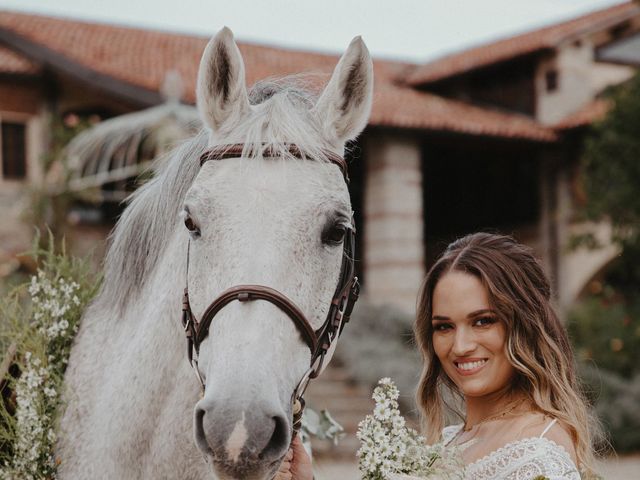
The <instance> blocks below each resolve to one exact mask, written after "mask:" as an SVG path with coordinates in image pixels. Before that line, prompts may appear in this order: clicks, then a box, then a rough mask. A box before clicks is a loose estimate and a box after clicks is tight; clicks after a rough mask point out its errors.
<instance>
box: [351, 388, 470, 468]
mask: <svg viewBox="0 0 640 480" xmlns="http://www.w3.org/2000/svg"><path fill="white" fill-rule="evenodd" d="M399 396H400V392H399V391H398V389H397V388H396V386H395V385H394V383H393V382H392V381H391V379H389V378H383V379H381V380H380V381H379V382H378V386H377V387H376V388H375V390H374V392H373V395H372V398H373V399H374V400H375V402H376V405H375V407H374V410H373V415H367V416H366V417H365V418H364V420H362V421H361V422H360V424H359V425H358V432H357V434H356V436H357V438H358V439H359V440H360V442H361V446H360V449H359V450H358V453H357V456H358V464H359V468H360V472H361V473H362V474H363V477H362V478H363V480H388V479H389V480H390V479H392V478H414V479H417V480H420V479H430V480H436V479H441V480H454V479H460V480H461V479H462V478H463V477H464V467H463V464H462V462H461V460H460V457H459V455H458V454H457V451H456V450H455V449H453V448H446V449H445V447H444V446H443V445H434V446H429V445H427V444H426V442H425V439H424V437H422V436H421V435H419V434H418V432H416V431H415V430H413V429H411V428H408V427H407V426H406V421H405V419H404V417H403V416H402V415H401V414H400V411H399V409H398V398H399ZM436 459H437V460H438V462H437V466H436V462H435V460H436ZM398 475H400V476H398ZM403 475H404V476H405V477H403ZM406 475H412V476H411V477H406Z"/></svg>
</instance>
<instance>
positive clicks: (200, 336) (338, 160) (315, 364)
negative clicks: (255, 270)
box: [182, 144, 360, 431]
mask: <svg viewBox="0 0 640 480" xmlns="http://www.w3.org/2000/svg"><path fill="white" fill-rule="evenodd" d="M287 148H288V153H289V154H290V155H291V156H293V157H296V158H300V159H307V158H308V157H307V156H306V155H305V153H304V152H303V151H302V150H301V149H300V148H299V147H298V146H297V145H295V144H290V145H288V147H287ZM244 151H245V145H244V144H231V145H221V146H217V147H214V148H212V149H210V150H207V151H206V152H205V153H203V154H202V156H201V157H200V166H202V165H203V164H204V163H205V162H208V161H210V160H224V159H228V158H239V157H241V156H242V154H243V152H244ZM249 154H251V152H249ZM323 154H324V156H325V157H326V159H327V160H328V161H329V162H331V163H333V164H335V165H337V166H338V167H340V170H341V171H342V175H343V177H344V179H345V181H346V182H347V183H348V182H349V177H348V172H347V164H346V162H345V160H344V158H342V157H341V156H339V155H336V154H335V153H333V152H330V151H324V152H323ZM279 155H281V154H280V153H278V152H276V151H273V150H272V149H271V148H270V147H268V146H266V147H265V146H263V147H262V156H263V157H265V158H266V157H275V156H279ZM354 250H355V226H354V225H353V220H352V222H351V225H350V226H349V227H348V228H347V229H346V234H345V237H344V240H343V252H342V267H341V270H340V279H339V281H338V285H337V287H336V290H335V293H334V295H333V299H332V300H331V305H330V307H329V312H328V314H327V318H326V320H325V321H324V323H323V324H322V326H321V327H320V328H319V329H317V330H314V329H313V327H312V326H311V323H310V322H309V320H307V317H306V316H305V314H304V313H303V312H302V310H300V308H299V307H298V306H297V305H296V304H295V303H294V302H293V301H292V300H291V299H289V298H288V297H287V296H286V295H284V294H282V293H280V292H279V291H277V290H275V289H273V288H271V287H267V286H264V285H236V286H233V287H230V288H228V289H227V290H225V291H224V292H222V293H221V294H220V295H219V296H218V297H217V298H216V299H215V300H213V302H211V304H210V305H209V306H208V307H207V309H206V310H205V311H204V313H203V315H202V318H200V320H197V319H196V317H195V315H194V314H193V312H192V311H191V305H190V303H189V289H188V284H187V286H185V289H184V295H183V300H182V326H183V327H184V331H185V334H186V336H187V356H188V358H189V363H190V364H191V366H192V367H193V369H194V370H195V373H196V376H197V377H198V381H199V382H200V387H201V389H202V392H203V393H204V389H205V383H204V380H203V378H202V376H201V375H200V371H199V369H198V356H199V352H200V345H201V344H202V342H203V341H204V340H205V338H207V336H208V334H209V328H210V326H211V322H212V321H213V318H214V317H215V316H216V315H217V314H218V312H220V310H222V309H223V308H224V307H225V306H226V305H228V304H229V303H231V302H233V301H236V300H237V301H239V302H250V301H255V300H264V301H267V302H270V303H272V304H273V305H275V306H276V307H278V308H279V309H280V310H282V311H283V312H284V313H285V314H286V315H287V316H288V317H289V318H290V319H291V321H292V322H293V323H294V324H295V326H296V328H297V329H298V331H299V332H300V334H301V335H302V338H303V339H304V341H305V342H306V344H307V346H308V347H309V350H310V351H311V362H310V366H309V369H308V370H307V371H306V372H305V374H304V375H303V377H302V379H301V380H300V382H298V385H297V386H296V388H295V390H294V392H293V395H292V403H293V414H294V417H293V429H294V431H298V430H299V429H300V425H301V421H302V412H303V410H304V399H303V395H304V392H305V390H306V388H307V386H308V384H309V381H310V380H311V379H313V378H316V377H317V376H318V375H320V374H321V373H322V371H323V370H324V368H325V367H326V365H327V364H328V363H329V361H330V360H331V357H332V356H333V353H334V351H335V348H336V345H337V340H338V337H339V336H340V334H341V333H342V330H343V329H344V326H345V325H346V323H347V322H348V321H349V318H350V316H351V312H352V310H353V306H354V305H355V303H356V301H357V300H358V295H359V293H360V287H359V283H358V278H357V277H356V276H355V267H354ZM189 252H190V242H189V245H188V247H187V279H188V275H189V274H188V272H189Z"/></svg>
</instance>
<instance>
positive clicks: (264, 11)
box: [0, 0, 622, 61]
mask: <svg viewBox="0 0 640 480" xmlns="http://www.w3.org/2000/svg"><path fill="white" fill-rule="evenodd" d="M618 3H622V2H621V1H620V0H224V1H222V0H173V1H171V0H0V9H8V10H19V11H25V12H37V13H43V14H50V15H57V16H67V17H75V18H79V19H90V20H94V21H99V22H107V23H115V24H124V25H132V26H141V27H148V28H154V29H160V30H169V31H177V32H184V33H192V34H202V35H207V36H208V35H211V34H212V33H214V32H216V31H217V30H219V29H220V28H221V27H222V26H224V25H227V26H228V27H230V28H231V29H232V30H233V32H234V33H235V35H236V38H238V39H239V40H241V41H242V40H244V41H250V42H255V43H262V44H268V45H275V46H284V47H290V48H299V49H309V50H318V51H325V52H340V51H342V50H343V49H344V48H345V47H346V46H347V45H348V43H349V41H350V40H351V38H353V37H354V36H355V35H362V36H363V37H364V40H365V42H366V43H367V45H368V46H369V49H370V50H371V51H372V53H373V54H374V55H375V56H377V57H387V58H396V59H407V60H413V61H425V60H429V59H433V58H435V57H438V56H441V55H443V54H445V53H448V52H451V51H455V50H459V49H462V48H465V47H468V46H470V45H477V44H479V43H483V42H486V41H489V40H493V39H496V38H500V37H504V36H507V35H511V34H514V33H519V32H522V31H525V30H530V29H532V28H536V27H539V26H543V25H546V24H549V23H555V22H558V21H561V20H565V19H568V18H571V17H574V16H577V15H580V14H583V13H586V12H589V11H592V10H596V9H599V8H605V7H607V6H610V5H614V4H618Z"/></svg>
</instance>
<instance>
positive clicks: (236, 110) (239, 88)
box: [196, 27, 250, 132]
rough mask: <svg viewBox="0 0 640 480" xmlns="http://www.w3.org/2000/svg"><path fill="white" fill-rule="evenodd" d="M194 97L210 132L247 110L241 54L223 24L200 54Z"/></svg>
mask: <svg viewBox="0 0 640 480" xmlns="http://www.w3.org/2000/svg"><path fill="white" fill-rule="evenodd" d="M196 99H197V100H196V101H197V105H198V111H199V112H200V116H201V117H202V120H203V121H204V124H205V125H207V126H208V127H209V128H211V130H212V131H214V132H215V131H217V130H219V129H220V127H221V126H222V125H224V124H225V123H227V122H235V121H237V120H239V119H240V118H242V116H243V115H244V114H246V113H247V112H248V111H249V108H250V107H249V97H248V95H247V87H246V86H245V77H244V63H243V61H242V55H241V54H240V50H239V49H238V46H237V45H236V42H235V41H234V40H233V33H232V32H231V30H229V28H227V27H224V28H223V29H222V30H220V31H219V32H218V33H217V34H216V36H215V37H213V38H212V39H211V41H210V42H209V43H208V45H207V47H206V48H205V50H204V53H203V54H202V59H201V60H200V68H199V70H198V85H197V87H196Z"/></svg>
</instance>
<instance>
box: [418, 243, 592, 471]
mask: <svg viewBox="0 0 640 480" xmlns="http://www.w3.org/2000/svg"><path fill="white" fill-rule="evenodd" d="M550 302H551V289H550V285H549V281H548V279H547V278H546V276H545V274H544V272H543V270H542V267H541V265H540V263H539V262H538V261H537V260H536V258H535V257H534V255H533V253H532V252H531V250H530V249H529V248H528V247H525V246H523V245H520V244H518V243H517V242H516V241H515V240H514V239H513V238H511V237H507V236H502V235H492V234H486V233H477V234H473V235H469V236H466V237H464V238H461V239H459V240H457V241H456V242H454V243H452V244H451V245H449V247H448V248H447V250H446V251H445V252H444V254H443V255H442V257H441V258H440V259H439V260H438V261H437V262H436V263H435V265H434V266H433V267H432V269H431V270H430V272H429V274H428V275H427V278H426V280H425V282H424V284H423V286H422V290H421V295H420V298H419V302H418V315H417V321H416V329H415V330H416V339H417V342H418V345H419V347H420V350H421V352H422V355H423V359H424V364H425V368H424V372H423V375H422V379H421V382H420V386H419V388H418V403H419V405H420V407H421V410H422V413H423V419H424V426H425V430H426V431H425V433H426V436H427V438H428V439H429V440H431V441H436V440H438V439H441V438H442V440H444V442H446V443H447V444H451V445H457V446H458V447H459V449H460V450H461V452H462V456H463V459H464V462H465V464H466V478H468V479H473V480H482V479H504V480H510V479H532V478H534V477H536V475H544V476H546V477H548V478H551V479H579V478H580V474H579V473H578V470H581V471H582V474H583V475H584V476H585V478H591V477H592V476H594V475H595V474H594V472H593V470H592V462H593V449H592V437H593V436H594V430H595V427H594V426H592V425H593V422H592V419H591V417H590V415H589V412H588V408H587V405H586V403H585V401H584V399H583V397H582V395H581V393H580V391H579V385H578V381H577V379H576V376H575V371H574V363H573V354H572V352H571V347H570V344H569V341H568V337H567V334H566V332H565V330H564V327H563V325H562V324H561V322H560V320H559V319H558V317H557V315H556V313H555V312H554V310H553V308H552V306H551V303H550ZM447 391H448V392H449V393H453V394H454V396H456V395H457V396H460V397H462V400H463V401H464V404H465V409H466V416H465V417H464V423H463V424H460V425H454V426H449V427H446V428H444V430H443V429H442V427H443V425H444V416H445V409H446V407H448V405H447V406H445V401H444V400H443V399H444V398H447ZM576 465H577V467H576Z"/></svg>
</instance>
